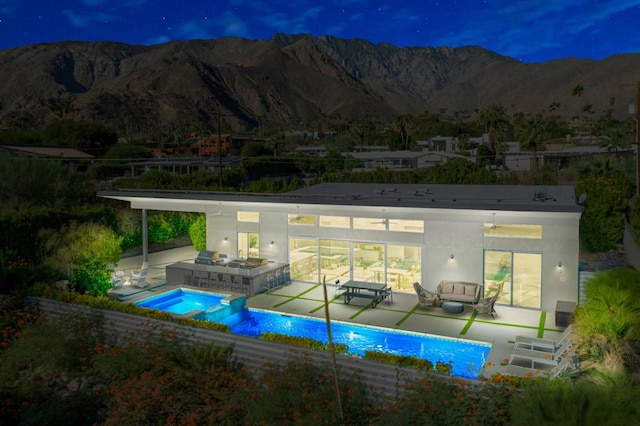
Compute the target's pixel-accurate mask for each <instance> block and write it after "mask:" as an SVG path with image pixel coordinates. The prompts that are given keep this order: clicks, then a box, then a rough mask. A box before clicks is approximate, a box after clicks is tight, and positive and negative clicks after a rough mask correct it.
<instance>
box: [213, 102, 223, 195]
mask: <svg viewBox="0 0 640 426" xmlns="http://www.w3.org/2000/svg"><path fill="white" fill-rule="evenodd" d="M213 114H214V115H215V116H216V117H218V177H219V181H220V188H219V189H220V191H222V134H221V133H220V127H221V124H220V121H221V118H222V116H223V115H224V114H222V113H221V112H220V111H215V112H214V113H213Z"/></svg>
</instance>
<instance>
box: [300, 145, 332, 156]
mask: <svg viewBox="0 0 640 426" xmlns="http://www.w3.org/2000/svg"><path fill="white" fill-rule="evenodd" d="M296 154H302V155H308V156H311V157H325V156H326V155H327V148H326V147H325V146H324V145H317V146H299V147H297V148H296Z"/></svg>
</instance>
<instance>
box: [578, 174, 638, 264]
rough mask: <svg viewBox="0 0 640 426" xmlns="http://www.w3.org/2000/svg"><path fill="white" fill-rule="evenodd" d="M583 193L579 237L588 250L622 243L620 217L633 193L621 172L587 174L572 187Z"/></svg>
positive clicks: (622, 218)
mask: <svg viewBox="0 0 640 426" xmlns="http://www.w3.org/2000/svg"><path fill="white" fill-rule="evenodd" d="M576 193H577V194H582V193H586V194H587V199H586V202H585V208H584V212H583V213H582V216H581V217H580V239H581V240H582V242H583V243H584V245H585V247H586V248H587V249H588V250H590V251H592V252H602V251H607V250H611V249H614V248H616V247H617V246H618V245H619V244H620V243H621V242H622V235H623V233H624V218H625V214H626V212H627V208H628V206H629V200H630V199H631V196H632V195H633V187H632V186H631V183H630V182H629V181H628V180H627V178H626V177H625V176H624V174H622V173H616V174H613V175H610V176H587V177H584V178H583V179H581V181H580V183H579V184H578V187H577V188H576Z"/></svg>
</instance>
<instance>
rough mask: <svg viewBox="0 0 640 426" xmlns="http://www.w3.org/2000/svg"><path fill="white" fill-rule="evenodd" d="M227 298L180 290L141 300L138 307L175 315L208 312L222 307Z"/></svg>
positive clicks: (137, 303)
mask: <svg viewBox="0 0 640 426" xmlns="http://www.w3.org/2000/svg"><path fill="white" fill-rule="evenodd" d="M226 297H227V296H226V295H220V294H214V293H208V292H201V291H195V290H185V289H182V288H178V289H176V290H172V291H168V292H166V293H162V294H160V295H158V296H154V297H150V298H148V299H144V300H140V301H139V302H136V305H138V306H140V307H143V308H149V309H158V310H160V311H165V312H171V313H174V314H186V313H187V312H191V311H206V310H207V309H212V308H215V307H217V306H220V301H221V300H222V299H224V298H226Z"/></svg>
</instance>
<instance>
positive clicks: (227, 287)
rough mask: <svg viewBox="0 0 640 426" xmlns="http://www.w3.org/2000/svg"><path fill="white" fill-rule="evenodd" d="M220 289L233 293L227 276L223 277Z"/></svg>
mask: <svg viewBox="0 0 640 426" xmlns="http://www.w3.org/2000/svg"><path fill="white" fill-rule="evenodd" d="M222 288H223V289H224V290H228V291H233V289H232V287H231V279H230V278H229V275H224V276H223V280H222Z"/></svg>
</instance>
